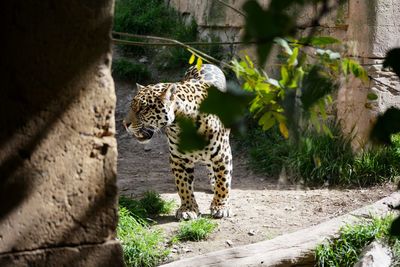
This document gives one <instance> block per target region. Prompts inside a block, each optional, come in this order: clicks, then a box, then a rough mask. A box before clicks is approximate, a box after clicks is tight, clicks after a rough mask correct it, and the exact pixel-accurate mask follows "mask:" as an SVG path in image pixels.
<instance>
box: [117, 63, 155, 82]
mask: <svg viewBox="0 0 400 267" xmlns="http://www.w3.org/2000/svg"><path fill="white" fill-rule="evenodd" d="M112 74H113V76H114V77H116V78H120V79H123V80H126V81H130V82H144V81H147V80H149V79H150V78H151V73H150V71H149V70H148V69H147V66H146V65H144V64H140V63H134V62H131V61H129V60H126V59H114V60H113V63H112Z"/></svg>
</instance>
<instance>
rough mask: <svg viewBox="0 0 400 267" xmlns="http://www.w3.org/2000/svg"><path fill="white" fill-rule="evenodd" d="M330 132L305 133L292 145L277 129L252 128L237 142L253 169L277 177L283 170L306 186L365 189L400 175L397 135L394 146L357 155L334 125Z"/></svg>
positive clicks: (307, 131)
mask: <svg viewBox="0 0 400 267" xmlns="http://www.w3.org/2000/svg"><path fill="white" fill-rule="evenodd" d="M330 132H331V133H332V136H328V135H325V134H322V133H318V132H316V131H315V130H306V131H304V132H302V133H301V134H300V138H299V139H298V141H297V142H293V141H287V140H285V139H284V137H282V136H281V135H280V134H279V132H278V129H277V127H273V128H272V129H271V130H270V131H268V132H264V131H263V130H262V129H260V128H259V127H257V126H255V125H252V126H250V127H249V130H248V132H247V133H246V135H244V136H242V137H239V138H238V139H239V144H240V145H241V147H246V149H248V152H249V154H250V156H251V161H250V164H251V166H252V167H253V168H254V169H255V170H257V171H259V172H262V173H265V174H267V175H271V176H278V175H279V174H280V172H281V171H282V168H285V170H286V172H287V173H288V174H289V175H290V177H291V178H292V179H293V180H295V181H304V182H305V183H306V184H308V185H323V184H329V185H356V186H360V185H361V186H365V185H373V184H378V183H381V182H384V181H393V180H394V179H395V177H397V176H399V175H400V166H399V164H398V162H399V161H400V141H399V139H400V136H395V137H393V141H394V142H395V143H397V146H395V147H377V148H373V149H370V150H367V151H364V152H363V153H361V154H359V155H356V154H354V153H353V152H352V149H351V145H350V140H349V139H348V138H347V139H346V138H344V137H343V136H342V134H341V132H340V130H339V128H338V127H337V126H330Z"/></svg>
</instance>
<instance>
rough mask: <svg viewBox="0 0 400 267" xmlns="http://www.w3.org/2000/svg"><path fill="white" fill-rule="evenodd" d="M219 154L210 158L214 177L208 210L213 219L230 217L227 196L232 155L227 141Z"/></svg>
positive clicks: (229, 186)
mask: <svg viewBox="0 0 400 267" xmlns="http://www.w3.org/2000/svg"><path fill="white" fill-rule="evenodd" d="M221 146H223V148H224V149H221V151H223V152H221V153H219V154H218V155H216V156H215V157H214V158H212V167H213V171H214V175H215V185H214V198H213V200H212V202H211V206H210V210H211V215H212V216H213V217H214V218H222V217H229V216H231V215H232V214H231V209H230V206H229V194H230V190H231V180H232V154H231V149H230V146H229V141H228V142H227V143H225V144H223V145H221Z"/></svg>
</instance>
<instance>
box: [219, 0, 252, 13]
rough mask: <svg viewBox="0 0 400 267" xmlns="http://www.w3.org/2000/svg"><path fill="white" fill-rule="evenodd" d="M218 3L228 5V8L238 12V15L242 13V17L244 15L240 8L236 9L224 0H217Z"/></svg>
mask: <svg viewBox="0 0 400 267" xmlns="http://www.w3.org/2000/svg"><path fill="white" fill-rule="evenodd" d="M217 1H218V2H219V3H221V4H222V5H224V6H226V7H229V8H230V9H232V10H234V11H235V12H236V13H238V14H239V15H242V16H243V17H246V14H244V13H243V12H242V11H241V10H239V9H237V8H236V7H234V6H231V5H230V4H227V3H225V2H224V1H221V0H217Z"/></svg>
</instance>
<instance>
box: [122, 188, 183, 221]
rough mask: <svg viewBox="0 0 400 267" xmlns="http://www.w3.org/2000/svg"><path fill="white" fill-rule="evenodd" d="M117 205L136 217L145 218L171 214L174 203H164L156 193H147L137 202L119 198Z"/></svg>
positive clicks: (124, 197)
mask: <svg viewBox="0 0 400 267" xmlns="http://www.w3.org/2000/svg"><path fill="white" fill-rule="evenodd" d="M119 205H120V206H122V207H124V208H126V209H128V210H129V211H130V212H132V214H135V215H136V216H139V217H142V218H147V217H149V216H157V215H160V214H169V213H171V211H172V209H173V208H174V206H175V202H174V201H165V200H163V199H162V198H161V196H160V195H159V194H158V193H156V192H154V191H147V192H145V193H144V196H143V197H142V198H141V199H139V200H137V199H132V198H128V197H126V196H121V197H120V198H119Z"/></svg>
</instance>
